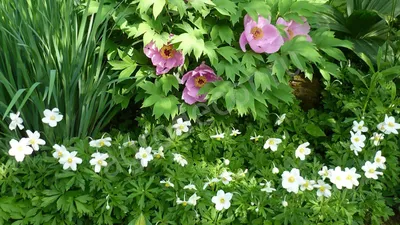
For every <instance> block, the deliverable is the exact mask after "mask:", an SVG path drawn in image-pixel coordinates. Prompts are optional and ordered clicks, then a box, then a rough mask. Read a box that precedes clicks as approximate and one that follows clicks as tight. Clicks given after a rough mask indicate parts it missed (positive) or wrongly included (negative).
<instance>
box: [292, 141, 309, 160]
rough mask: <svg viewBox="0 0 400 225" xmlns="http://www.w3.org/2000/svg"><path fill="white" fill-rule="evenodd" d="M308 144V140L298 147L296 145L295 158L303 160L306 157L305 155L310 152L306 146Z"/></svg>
mask: <svg viewBox="0 0 400 225" xmlns="http://www.w3.org/2000/svg"><path fill="white" fill-rule="evenodd" d="M309 145H310V143H308V142H306V143H303V144H301V145H299V147H297V149H296V152H295V156H296V158H299V159H300V160H304V159H305V158H306V155H309V154H310V153H311V149H309V148H307V147H308V146H309Z"/></svg>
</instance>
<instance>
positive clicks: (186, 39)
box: [171, 33, 205, 59]
mask: <svg viewBox="0 0 400 225" xmlns="http://www.w3.org/2000/svg"><path fill="white" fill-rule="evenodd" d="M171 43H173V44H175V43H179V47H178V49H179V50H182V53H183V54H184V55H189V54H190V53H192V52H193V54H194V56H195V57H196V59H199V58H200V56H201V55H202V53H203V52H204V50H205V44H204V39H203V38H198V37H196V36H195V35H194V34H190V33H183V34H180V35H175V36H174V37H173V38H172V40H171Z"/></svg>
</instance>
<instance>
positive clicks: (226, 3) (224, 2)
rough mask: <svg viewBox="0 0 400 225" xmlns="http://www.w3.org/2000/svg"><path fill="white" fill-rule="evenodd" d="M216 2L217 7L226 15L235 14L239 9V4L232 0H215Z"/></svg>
mask: <svg viewBox="0 0 400 225" xmlns="http://www.w3.org/2000/svg"><path fill="white" fill-rule="evenodd" d="M213 2H214V4H215V9H216V10H217V11H218V12H219V13H221V14H222V15H225V16H230V15H235V14H236V11H237V6H236V4H235V3H234V2H232V1H230V0H213Z"/></svg>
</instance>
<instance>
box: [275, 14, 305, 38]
mask: <svg viewBox="0 0 400 225" xmlns="http://www.w3.org/2000/svg"><path fill="white" fill-rule="evenodd" d="M303 21H304V23H302V24H299V23H296V22H295V21H294V20H291V21H290V22H286V21H285V20H284V19H283V18H281V17H279V19H278V20H277V21H276V23H277V24H281V25H284V26H286V28H285V31H286V34H287V38H285V41H288V40H291V39H292V38H294V37H296V36H297V35H304V36H306V39H307V41H310V42H311V41H312V39H311V37H310V35H308V32H310V25H309V24H308V23H307V20H306V18H303Z"/></svg>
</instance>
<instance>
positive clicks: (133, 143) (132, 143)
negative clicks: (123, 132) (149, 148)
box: [92, 140, 137, 148]
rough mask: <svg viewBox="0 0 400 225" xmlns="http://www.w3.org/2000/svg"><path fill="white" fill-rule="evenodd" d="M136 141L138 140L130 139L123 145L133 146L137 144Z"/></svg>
mask: <svg viewBox="0 0 400 225" xmlns="http://www.w3.org/2000/svg"><path fill="white" fill-rule="evenodd" d="M136 142H137V141H131V140H128V141H127V142H124V143H123V144H122V146H123V147H125V148H126V147H131V146H134V145H135V144H136ZM92 147H93V146H92Z"/></svg>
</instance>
